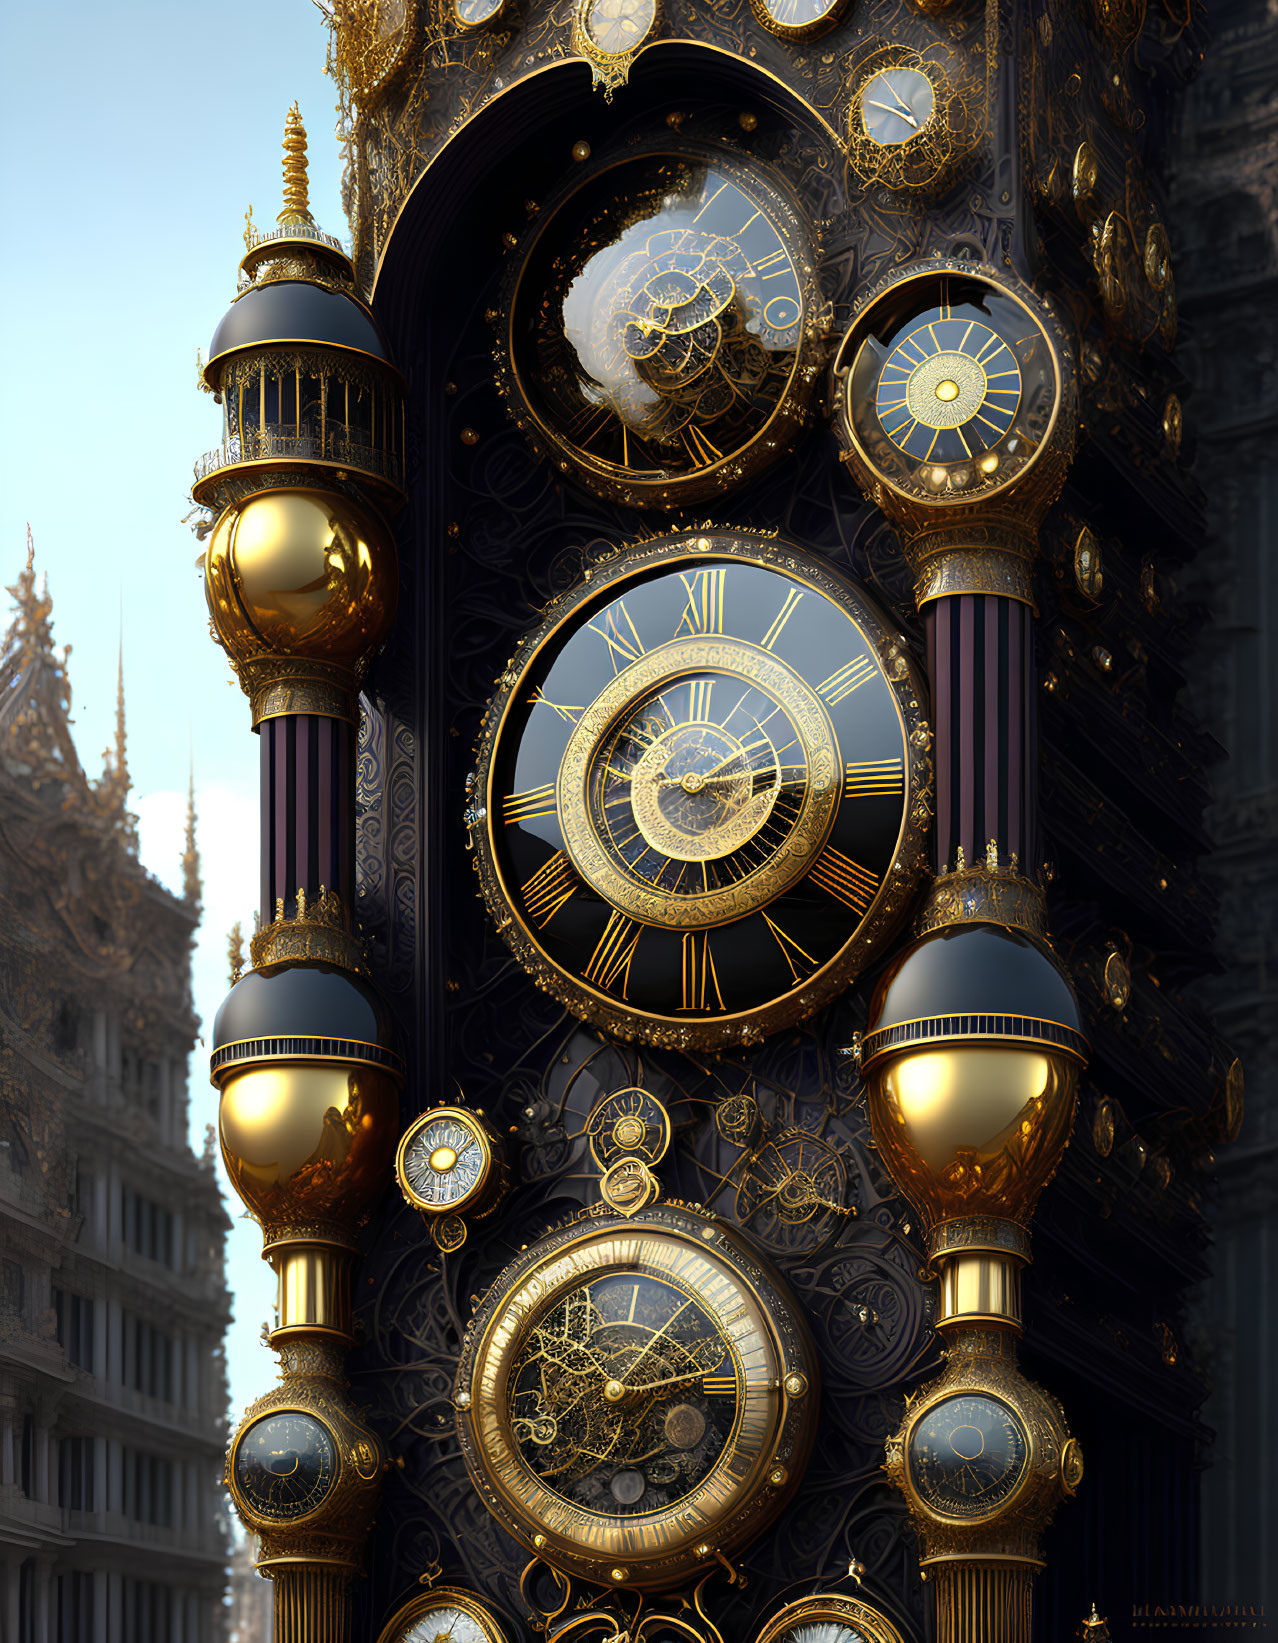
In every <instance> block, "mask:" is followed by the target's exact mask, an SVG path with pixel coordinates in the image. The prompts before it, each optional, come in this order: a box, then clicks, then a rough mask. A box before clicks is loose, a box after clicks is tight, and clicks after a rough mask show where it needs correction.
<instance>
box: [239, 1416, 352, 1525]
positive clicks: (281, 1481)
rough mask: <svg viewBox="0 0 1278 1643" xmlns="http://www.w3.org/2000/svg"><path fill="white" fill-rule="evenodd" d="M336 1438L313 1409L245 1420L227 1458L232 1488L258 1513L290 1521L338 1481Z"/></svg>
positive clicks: (305, 1514) (316, 1505) (305, 1513)
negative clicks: (249, 1422)
mask: <svg viewBox="0 0 1278 1643" xmlns="http://www.w3.org/2000/svg"><path fill="white" fill-rule="evenodd" d="M337 1475H338V1455H337V1444H336V1442H335V1441H334V1439H333V1435H332V1433H331V1432H330V1431H329V1430H328V1428H327V1427H326V1426H325V1425H324V1423H323V1421H321V1420H317V1419H316V1417H315V1416H314V1415H310V1414H307V1413H306V1412H305V1411H303V1410H293V1409H285V1410H277V1411H276V1412H274V1413H273V1414H269V1415H263V1416H262V1417H261V1418H260V1419H259V1420H255V1421H254V1422H253V1423H252V1425H251V1426H247V1427H246V1428H245V1429H244V1432H243V1433H242V1435H241V1436H240V1438H239V1439H238V1440H237V1442H236V1444H235V1449H234V1453H233V1456H232V1461H231V1482H232V1486H233V1490H234V1492H235V1493H236V1494H237V1495H238V1497H239V1498H240V1500H241V1501H242V1502H243V1503H244V1505H245V1506H247V1507H248V1509H249V1511H250V1512H251V1513H252V1514H253V1515H255V1516H256V1517H258V1518H264V1519H267V1520H269V1521H272V1522H276V1523H292V1522H295V1521H296V1520H297V1519H299V1518H304V1517H308V1516H309V1515H310V1514H311V1513H312V1512H314V1511H316V1510H317V1509H318V1508H319V1507H320V1506H321V1505H323V1503H324V1501H325V1500H327V1499H328V1497H329V1495H330V1494H331V1493H332V1491H333V1488H334V1486H335V1485H336V1483H337Z"/></svg>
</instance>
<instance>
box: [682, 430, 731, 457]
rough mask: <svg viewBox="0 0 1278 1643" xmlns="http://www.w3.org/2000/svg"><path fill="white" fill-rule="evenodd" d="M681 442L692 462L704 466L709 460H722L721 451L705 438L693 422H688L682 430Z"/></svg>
mask: <svg viewBox="0 0 1278 1643" xmlns="http://www.w3.org/2000/svg"><path fill="white" fill-rule="evenodd" d="M683 443H684V445H685V446H686V447H687V450H688V454H689V456H691V458H692V460H693V461H694V462H697V463H700V464H701V465H702V466H705V465H706V464H707V463H711V462H722V461H723V452H722V451H721V450H720V449H719V448H718V446H717V445H714V444H712V443H711V442H710V440H709V439H707V438H706V436H705V434H704V433H702V431H701V429H700V428H698V427H697V425H696V423H695V422H690V423H689V424H688V426H687V427H686V428H685V429H684V430H683Z"/></svg>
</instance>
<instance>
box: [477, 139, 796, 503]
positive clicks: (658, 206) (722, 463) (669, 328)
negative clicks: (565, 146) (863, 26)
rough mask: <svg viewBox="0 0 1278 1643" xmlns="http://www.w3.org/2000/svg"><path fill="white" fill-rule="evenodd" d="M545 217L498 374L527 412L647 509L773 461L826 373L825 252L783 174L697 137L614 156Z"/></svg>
mask: <svg viewBox="0 0 1278 1643" xmlns="http://www.w3.org/2000/svg"><path fill="white" fill-rule="evenodd" d="M544 218H545V220H544V221H542V222H540V223H539V227H538V230H537V232H536V235H535V236H534V239H533V241H532V243H531V245H530V246H529V248H528V250H527V253H526V256H525V258H524V260H523V262H522V263H521V265H520V268H519V271H518V278H517V282H516V283H515V286H514V290H513V295H512V298H511V302H510V308H509V333H508V344H509V359H508V361H506V362H504V363H503V365H502V368H501V371H500V373H499V380H500V381H501V383H502V386H503V388H504V389H505V391H506V392H507V396H508V398H509V399H510V401H511V405H512V410H513V411H514V414H515V416H516V420H517V421H518V422H519V423H520V426H523V427H528V428H529V431H530V432H533V433H534V434H535V436H536V437H537V438H538V440H539V442H540V443H541V444H542V446H543V447H544V448H545V449H547V451H548V452H549V453H550V455H551V456H552V458H553V459H555V460H556V461H557V462H558V465H559V467H560V468H561V469H562V470H563V471H565V472H571V473H575V474H576V475H577V476H578V477H579V478H580V479H581V480H582V481H583V482H584V483H585V484H586V485H587V486H588V487H589V488H590V489H592V490H594V491H596V492H597V493H598V494H600V495H604V496H609V497H614V498H618V499H620V500H623V501H626V502H628V503H631V504H632V505H637V506H644V505H646V504H649V503H651V504H654V505H668V504H671V503H675V502H678V503H679V504H682V503H683V502H687V501H690V500H692V499H694V498H696V497H699V496H705V495H708V494H710V493H711V492H713V491H715V490H717V489H723V488H724V487H725V486H727V485H736V484H739V482H740V480H741V479H742V478H743V477H744V476H745V475H746V473H748V472H749V471H751V470H752V469H753V468H755V467H758V466H760V465H762V464H763V463H766V462H769V461H771V460H773V459H774V458H775V457H776V456H777V455H778V454H779V453H780V452H781V450H783V449H784V446H785V443H786V440H787V437H788V435H789V433H790V432H792V431H793V429H794V428H795V427H796V426H797V425H798V422H799V421H800V419H801V417H802V414H803V407H804V405H805V403H806V399H807V397H808V393H809V389H810V387H811V384H812V382H813V380H814V377H815V370H816V367H815V364H814V363H813V361H812V360H811V359H810V358H809V355H810V353H811V351H812V346H813V344H814V342H815V322H814V318H813V312H812V310H813V307H814V302H813V292H814V289H815V287H814V283H813V281H814V273H813V257H812V251H811V247H810V245H809V243H808V239H807V235H806V233H805V231H804V230H803V228H802V226H801V224H800V221H799V218H798V215H797V213H796V212H795V210H794V208H793V207H792V206H791V205H790V203H789V202H788V200H787V199H786V197H785V195H784V193H783V192H782V191H781V188H780V186H779V185H778V184H777V183H775V182H773V181H772V180H770V179H769V178H768V177H767V175H766V174H765V173H764V172H763V170H762V169H761V168H760V167H758V166H756V165H753V164H751V163H748V162H746V161H743V160H742V159H741V158H740V157H739V156H735V155H732V154H730V153H727V152H721V151H719V150H716V149H713V148H708V147H705V148H702V147H696V146H689V147H687V148H685V149H681V150H680V151H678V152H670V153H667V152H662V153H652V154H648V155H646V156H643V157H640V158H627V159H624V160H622V161H620V162H614V163H612V164H610V165H606V166H605V167H604V168H603V169H602V170H600V171H598V172H597V173H596V174H595V175H593V176H591V177H589V178H587V179H586V180H585V181H583V182H582V183H580V184H578V185H577V186H576V188H575V189H574V191H573V192H572V194H571V195H570V196H569V197H568V198H567V199H566V200H564V201H563V202H562V203H561V204H560V205H559V206H558V207H551V208H548V209H547V212H546V213H545V214H544Z"/></svg>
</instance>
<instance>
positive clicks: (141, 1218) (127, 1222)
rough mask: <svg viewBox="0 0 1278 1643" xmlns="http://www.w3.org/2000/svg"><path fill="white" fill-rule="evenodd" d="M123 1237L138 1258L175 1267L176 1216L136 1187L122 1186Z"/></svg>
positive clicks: (121, 1219) (121, 1223) (121, 1215)
mask: <svg viewBox="0 0 1278 1643" xmlns="http://www.w3.org/2000/svg"><path fill="white" fill-rule="evenodd" d="M120 1236H121V1238H122V1239H123V1240H124V1242H125V1244H127V1245H128V1247H129V1248H130V1249H131V1250H133V1251H134V1252H135V1254H138V1255H145V1256H146V1258H147V1259H148V1260H150V1261H159V1262H160V1263H161V1265H163V1266H167V1267H169V1268H173V1267H174V1265H175V1262H174V1249H175V1243H174V1237H173V1214H172V1211H171V1210H167V1209H163V1208H162V1207H161V1206H160V1205H159V1204H157V1203H154V1202H153V1201H152V1200H151V1199H150V1198H144V1197H143V1196H142V1194H141V1193H140V1192H135V1191H134V1190H133V1188H132V1187H127V1186H125V1185H124V1184H123V1182H121V1184H120Z"/></svg>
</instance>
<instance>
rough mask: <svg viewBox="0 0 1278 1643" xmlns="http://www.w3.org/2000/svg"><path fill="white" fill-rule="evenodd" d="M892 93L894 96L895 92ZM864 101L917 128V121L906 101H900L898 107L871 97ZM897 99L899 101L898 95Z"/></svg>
mask: <svg viewBox="0 0 1278 1643" xmlns="http://www.w3.org/2000/svg"><path fill="white" fill-rule="evenodd" d="M893 95H894V96H895V93H893ZM866 101H867V102H868V103H869V104H870V107H871V108H881V109H882V110H883V112H884V113H885V114H895V115H896V117H897V119H898V120H904V121H906V123H907V124H909V125H911V126H913V128H914V130H915V131H917V130H918V129H919V122H918V121H917V120H916V119H915V118H914V115H913V113H912V112H911V110H910V108H909V105H908V104H907V103H901V106H900V108H889V107H888V105H887V104H886V103H876V102H874V101H873V99H871V98H867V99H866ZM897 101H898V102H900V98H899V97H898V98H897Z"/></svg>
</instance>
